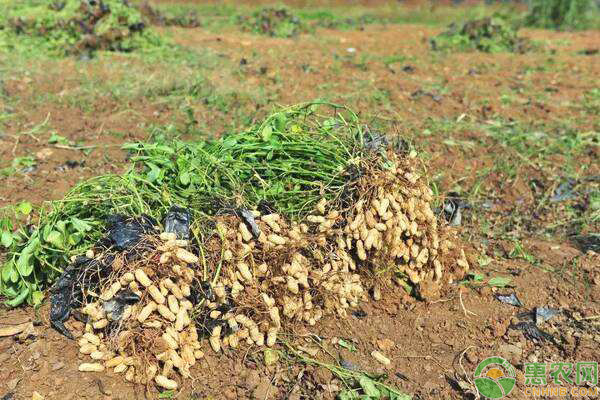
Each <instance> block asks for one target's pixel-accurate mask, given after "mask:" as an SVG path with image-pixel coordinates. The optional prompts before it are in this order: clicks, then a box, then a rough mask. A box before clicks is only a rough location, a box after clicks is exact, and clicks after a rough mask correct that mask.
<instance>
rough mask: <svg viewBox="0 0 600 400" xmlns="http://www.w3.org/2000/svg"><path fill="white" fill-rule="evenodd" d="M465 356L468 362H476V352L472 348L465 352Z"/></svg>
mask: <svg viewBox="0 0 600 400" xmlns="http://www.w3.org/2000/svg"><path fill="white" fill-rule="evenodd" d="M465 358H466V360H467V361H468V362H469V363H471V364H477V354H475V351H474V350H473V349H469V350H468V351H467V352H466V353H465Z"/></svg>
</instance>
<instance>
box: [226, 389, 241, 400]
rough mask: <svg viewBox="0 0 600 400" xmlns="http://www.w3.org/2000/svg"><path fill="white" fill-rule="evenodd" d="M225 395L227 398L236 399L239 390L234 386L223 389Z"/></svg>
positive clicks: (228, 399)
mask: <svg viewBox="0 0 600 400" xmlns="http://www.w3.org/2000/svg"><path fill="white" fill-rule="evenodd" d="M223 397H224V398H226V399H227V400H235V399H237V398H238V395H237V391H236V390H235V388H234V387H233V386H230V387H228V388H226V389H225V390H224V391H223Z"/></svg>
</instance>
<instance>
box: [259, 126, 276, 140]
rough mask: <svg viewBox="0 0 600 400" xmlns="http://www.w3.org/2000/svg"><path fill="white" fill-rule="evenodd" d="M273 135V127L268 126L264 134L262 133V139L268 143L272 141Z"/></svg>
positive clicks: (264, 129)
mask: <svg viewBox="0 0 600 400" xmlns="http://www.w3.org/2000/svg"><path fill="white" fill-rule="evenodd" d="M272 134H273V128H272V127H271V125H267V126H265V127H264V128H263V130H262V132H261V133H260V136H261V137H262V140H264V141H265V142H268V141H269V140H270V139H271V135H272Z"/></svg>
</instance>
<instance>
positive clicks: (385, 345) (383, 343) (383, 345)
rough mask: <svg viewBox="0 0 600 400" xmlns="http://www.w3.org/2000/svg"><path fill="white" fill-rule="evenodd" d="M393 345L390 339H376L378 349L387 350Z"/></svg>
mask: <svg viewBox="0 0 600 400" xmlns="http://www.w3.org/2000/svg"><path fill="white" fill-rule="evenodd" d="M394 346H395V343H394V342H393V341H392V340H390V339H387V338H386V339H380V340H378V341H377V347H379V350H381V351H384V352H386V351H389V350H390V349H391V348H393V347H394Z"/></svg>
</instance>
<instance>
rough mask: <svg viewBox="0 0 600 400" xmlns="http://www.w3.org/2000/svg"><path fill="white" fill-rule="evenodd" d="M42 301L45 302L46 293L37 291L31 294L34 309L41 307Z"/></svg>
mask: <svg viewBox="0 0 600 400" xmlns="http://www.w3.org/2000/svg"><path fill="white" fill-rule="evenodd" d="M42 301H44V292H42V291H39V290H36V291H35V292H33V293H32V294H31V304H32V305H33V306H34V307H38V306H40V305H41V304H42Z"/></svg>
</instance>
